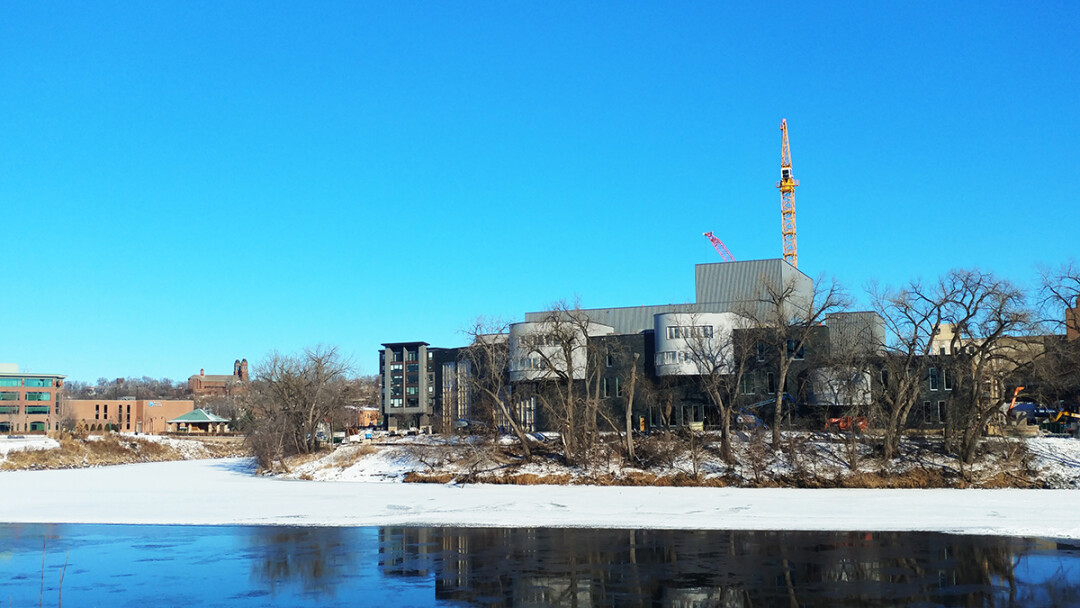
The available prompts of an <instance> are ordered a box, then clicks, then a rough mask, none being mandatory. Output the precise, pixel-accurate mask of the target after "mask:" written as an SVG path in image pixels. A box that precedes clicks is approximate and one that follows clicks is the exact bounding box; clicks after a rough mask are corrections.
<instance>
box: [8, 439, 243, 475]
mask: <svg viewBox="0 0 1080 608" xmlns="http://www.w3.org/2000/svg"><path fill="white" fill-rule="evenodd" d="M246 455H247V449H246V448H245V447H244V445H243V440H242V439H241V438H237V437H226V438H222V437H209V438H206V439H203V438H190V439H189V438H177V437H163V436H160V435H131V434H120V433H113V434H108V435H94V436H89V437H73V436H71V435H68V434H66V433H65V434H62V435H60V436H59V437H50V436H44V435H26V436H3V437H0V470H5V471H14V470H41V469H73V468H84V467H99V466H112V465H120V464H134V463H140V462H166V461H173V460H196V459H203V458H226V457H236V456H246Z"/></svg>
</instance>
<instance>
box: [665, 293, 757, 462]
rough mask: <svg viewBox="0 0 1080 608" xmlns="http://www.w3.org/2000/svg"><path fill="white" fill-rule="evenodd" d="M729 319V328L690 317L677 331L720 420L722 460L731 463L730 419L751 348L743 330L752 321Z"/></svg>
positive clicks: (750, 355)
mask: <svg viewBox="0 0 1080 608" xmlns="http://www.w3.org/2000/svg"><path fill="white" fill-rule="evenodd" d="M717 318H718V319H719V318H720V317H719V316H717ZM728 318H730V319H732V320H733V323H732V324H731V326H730V327H727V326H725V325H714V324H710V323H709V322H707V321H705V320H704V319H705V317H702V316H699V315H694V314H691V315H690V316H689V323H688V325H686V326H684V327H682V328H680V329H681V333H684V334H686V335H685V336H683V340H684V341H685V345H686V348H687V349H688V351H689V352H688V354H689V359H690V363H692V364H693V367H694V368H695V370H694V371H695V376H696V378H697V380H698V382H699V384H700V385H701V388H702V390H703V391H704V392H705V394H706V395H708V397H709V401H710V402H711V403H712V405H713V407H715V408H716V411H717V413H718V415H719V418H720V453H721V457H722V458H723V459H724V462H727V463H731V462H732V461H733V458H732V453H731V416H732V411H733V409H734V406H735V404H736V401H737V399H738V394H739V388H740V386H742V383H743V378H745V377H746V374H747V372H748V369H749V365H750V361H751V357H752V356H753V351H754V347H753V344H752V340H751V339H750V335H749V334H748V333H747V331H746V330H748V329H750V327H751V321H750V320H749V319H747V318H746V317H742V316H738V315H730V316H729V317H728Z"/></svg>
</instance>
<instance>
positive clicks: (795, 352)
mask: <svg viewBox="0 0 1080 608" xmlns="http://www.w3.org/2000/svg"><path fill="white" fill-rule="evenodd" d="M796 346H798V348H795V347H796ZM787 356H788V358H789V359H794V360H796V361H801V360H802V359H803V345H802V344H800V343H799V342H798V341H797V340H788V341H787Z"/></svg>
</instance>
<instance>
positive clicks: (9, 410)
mask: <svg viewBox="0 0 1080 608" xmlns="http://www.w3.org/2000/svg"><path fill="white" fill-rule="evenodd" d="M18 413H19V406H17V405H0V414H18Z"/></svg>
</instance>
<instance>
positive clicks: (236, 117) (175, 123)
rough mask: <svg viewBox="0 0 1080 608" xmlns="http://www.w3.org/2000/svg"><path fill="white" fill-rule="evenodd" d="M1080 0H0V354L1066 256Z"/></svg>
mask: <svg viewBox="0 0 1080 608" xmlns="http://www.w3.org/2000/svg"><path fill="white" fill-rule="evenodd" d="M1077 23H1080V4H1078V3H1075V2H1040V3H1031V6H1028V5H1027V3H1008V4H1002V3H940V2H904V3H885V2H860V3H816V2H815V3H807V4H804V5H799V6H792V5H791V4H789V3H783V4H770V5H761V4H758V3H747V4H734V3H702V2H650V3H637V2H611V3H602V2H588V3H552V2H535V3H528V2H490V3H469V2H425V3H411V2H385V3H378V4H373V3H372V4H369V3H357V2H342V3H330V2H323V3H315V4H309V3H295V2H288V3H286V2H263V1H259V2H226V3H221V2H189V1H185V2H175V3H169V2H150V3H147V2H123V3H121V2H93V3H89V4H78V3H71V2H56V3H52V2H5V3H3V4H2V5H0V212H2V214H3V218H4V220H3V226H4V230H3V233H4V236H3V238H2V239H0V263H2V269H3V276H4V285H5V287H6V289H5V290H4V294H3V296H2V297H0V320H2V323H3V327H4V329H3V331H2V332H0V361H5V362H16V363H19V364H21V366H22V368H23V369H28V370H33V371H40V372H56V373H63V374H67V375H68V376H69V378H73V379H79V380H90V381H92V380H94V379H96V378H98V377H99V376H105V377H118V376H143V375H147V376H153V377H165V376H167V377H172V378H177V379H180V378H186V377H187V376H188V375H190V374H192V373H197V372H198V370H199V368H206V370H207V373H229V372H230V371H231V370H232V361H233V360H234V359H236V358H238V357H247V358H248V359H249V360H251V361H252V362H253V363H255V362H257V361H259V360H260V359H262V358H263V357H264V356H265V355H266V354H267V352H268V351H270V350H271V349H278V350H280V351H283V352H295V351H298V350H299V349H301V348H303V347H305V346H310V345H315V344H318V343H325V344H336V345H338V346H340V348H341V349H342V351H343V352H344V353H346V354H347V355H349V356H351V357H352V358H353V360H354V362H355V364H356V366H357V367H358V370H359V371H360V372H364V373H372V372H374V371H375V370H376V355H375V353H376V349H377V348H378V345H379V343H381V342H386V341H402V340H425V341H428V342H430V343H432V344H434V345H438V346H456V345H460V344H462V343H463V342H464V337H463V336H462V335H461V333H460V331H461V330H462V329H463V328H464V327H466V326H468V325H469V324H470V322H471V321H472V320H474V319H475V318H476V317H477V316H479V315H486V316H494V317H504V318H507V319H511V320H520V319H521V318H522V316H523V314H524V312H525V311H531V310H540V309H543V308H544V307H545V306H546V305H548V304H550V303H551V302H553V301H555V300H557V299H561V298H566V299H572V298H573V297H574V296H575V295H577V296H580V298H581V303H582V304H583V305H585V306H590V307H600V306H604V307H607V306H632V305H639V304H662V303H669V302H687V301H692V300H693V297H694V285H693V278H694V271H693V266H694V264H696V263H702V262H715V261H718V260H719V258H718V256H717V255H716V253H715V252H714V251H713V249H712V248H711V247H710V245H709V243H708V241H707V240H706V239H705V238H703V237H702V236H701V233H702V232H704V231H706V230H714V231H716V234H717V235H718V236H720V238H722V239H723V240H724V241H725V242H726V244H727V246H728V248H729V249H730V250H731V251H732V253H733V254H734V255H735V256H736V258H738V259H758V258H769V257H779V256H780V246H781V245H780V214H779V194H778V192H777V190H776V188H775V187H774V183H775V181H776V180H777V179H778V174H779V161H780V132H779V128H778V127H779V122H780V119H781V118H787V120H788V124H789V128H790V137H791V149H792V159H793V164H794V172H795V176H796V177H797V178H798V179H799V180H801V184H802V185H801V186H800V187H799V189H798V190H797V192H796V204H797V218H798V242H799V261H800V264H799V267H800V269H801V270H803V271H804V272H806V273H807V274H809V275H810V276H813V277H816V276H818V275H820V274H822V273H824V274H826V275H829V276H835V277H836V278H837V279H839V280H840V281H841V282H842V283H843V284H844V285H846V286H847V287H848V288H849V289H850V290H851V291H853V292H855V293H856V294H858V293H861V292H862V291H863V288H864V286H865V285H866V284H867V283H868V282H869V281H870V280H872V279H877V280H878V281H879V282H881V283H882V284H885V285H898V284H900V283H903V282H905V281H907V280H909V279H912V278H915V277H919V276H922V277H927V278H934V277H937V276H938V275H940V274H942V273H944V272H946V271H947V270H949V269H950V268H955V267H973V266H977V267H979V268H982V269H984V270H990V271H993V272H996V273H998V274H1000V275H1001V276H1004V277H1006V278H1010V279H1012V280H1014V281H1017V282H1020V283H1028V282H1030V281H1031V280H1032V277H1033V276H1034V275H1035V272H1036V265H1037V264H1039V263H1044V264H1050V265H1058V264H1060V263H1062V262H1065V261H1067V260H1068V259H1069V258H1070V257H1072V256H1074V255H1075V253H1076V251H1077V246H1076V243H1077V227H1078V226H1080V211H1078V204H1077V203H1078V201H1077V186H1076V181H1077V175H1078V174H1080V161H1078V157H1077V153H1076V149H1077V147H1076V144H1075V143H1074V141H1073V140H1074V139H1076V137H1077V136H1078V134H1080V128H1078V127H1080V124H1078V123H1080V121H1078V119H1077V110H1076V106H1077V103H1078V100H1080V42H1078V38H1077V37H1076V33H1075V32H1076V24H1077Z"/></svg>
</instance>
